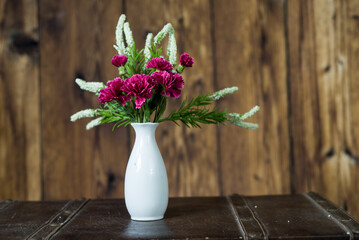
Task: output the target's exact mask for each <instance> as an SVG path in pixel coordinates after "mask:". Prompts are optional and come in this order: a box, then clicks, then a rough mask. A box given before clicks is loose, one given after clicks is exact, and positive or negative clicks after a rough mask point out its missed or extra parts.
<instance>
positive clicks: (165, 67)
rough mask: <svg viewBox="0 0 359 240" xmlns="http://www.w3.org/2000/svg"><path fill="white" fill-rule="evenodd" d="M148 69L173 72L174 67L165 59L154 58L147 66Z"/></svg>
mask: <svg viewBox="0 0 359 240" xmlns="http://www.w3.org/2000/svg"><path fill="white" fill-rule="evenodd" d="M146 67H148V68H156V69H157V70H160V71H172V69H173V67H172V65H171V63H170V62H169V61H167V60H166V59H164V58H161V57H157V58H152V59H151V60H150V61H149V62H148V63H147V65H146Z"/></svg>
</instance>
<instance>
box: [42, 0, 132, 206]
mask: <svg viewBox="0 0 359 240" xmlns="http://www.w3.org/2000/svg"><path fill="white" fill-rule="evenodd" d="M40 6H41V8H40V26H41V29H42V31H41V36H40V39H41V42H44V43H45V44H44V45H42V46H41V51H40V53H41V56H42V57H41V102H42V103H43V105H42V120H43V129H42V140H43V172H44V186H43V187H44V189H43V194H44V199H66V198H74V197H122V196H123V179H124V178H123V174H124V169H125V167H126V161H127V158H128V154H129V151H128V142H127V141H128V140H127V139H128V131H127V130H126V129H119V130H116V132H112V131H111V127H110V126H104V127H102V128H96V129H93V130H91V131H86V130H85V124H86V123H87V121H86V120H83V121H79V122H76V123H71V122H70V116H71V115H72V114H73V113H75V112H77V111H79V110H82V109H86V108H89V107H91V106H93V107H95V108H96V107H97V106H98V105H99V104H98V102H97V100H96V97H94V96H93V94H90V93H84V92H83V91H82V90H80V89H79V88H78V86H76V84H75V82H74V80H75V78H76V77H81V78H84V79H85V80H87V81H103V82H106V81H108V80H110V79H113V78H114V77H115V76H116V71H117V70H116V68H115V67H113V66H112V65H111V63H110V62H111V58H112V56H113V55H115V54H116V51H115V50H114V49H113V47H112V46H113V44H114V42H115V37H114V30H115V28H116V24H117V20H118V17H119V16H120V14H121V13H122V11H123V9H122V1H105V2H104V1H94V0H91V1H87V0H84V1H70V0H66V1H60V2H54V1H50V2H49V1H40Z"/></svg>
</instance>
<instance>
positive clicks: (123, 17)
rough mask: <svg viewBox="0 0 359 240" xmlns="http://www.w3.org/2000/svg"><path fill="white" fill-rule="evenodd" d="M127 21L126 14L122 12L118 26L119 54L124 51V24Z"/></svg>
mask: <svg viewBox="0 0 359 240" xmlns="http://www.w3.org/2000/svg"><path fill="white" fill-rule="evenodd" d="M125 21H126V15H125V14H122V15H121V16H120V18H119V19H118V23H117V26H116V44H117V47H115V46H114V47H115V49H116V50H117V51H118V54H120V55H122V54H123V53H124V52H123V51H124V48H123V47H122V46H123V25H124V23H125Z"/></svg>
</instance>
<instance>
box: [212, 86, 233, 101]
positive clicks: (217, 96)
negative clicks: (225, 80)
mask: <svg viewBox="0 0 359 240" xmlns="http://www.w3.org/2000/svg"><path fill="white" fill-rule="evenodd" d="M236 91H238V87H229V88H224V89H222V90H219V91H217V92H215V93H213V94H212V95H211V96H210V97H211V98H212V99H213V100H214V101H217V100H218V99H220V98H222V97H224V96H226V95H228V94H232V93H234V92H236Z"/></svg>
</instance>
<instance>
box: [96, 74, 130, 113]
mask: <svg viewBox="0 0 359 240" xmlns="http://www.w3.org/2000/svg"><path fill="white" fill-rule="evenodd" d="M106 85H107V87H106V88H103V89H101V90H100V95H99V96H98V101H99V102H100V103H102V104H104V103H106V102H111V101H113V100H119V101H120V103H121V104H122V106H125V103H126V102H127V101H129V100H130V98H129V97H128V96H127V95H125V94H124V92H123V86H124V81H122V79H121V78H115V79H114V80H111V81H109V82H108V83H107V84H106Z"/></svg>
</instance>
